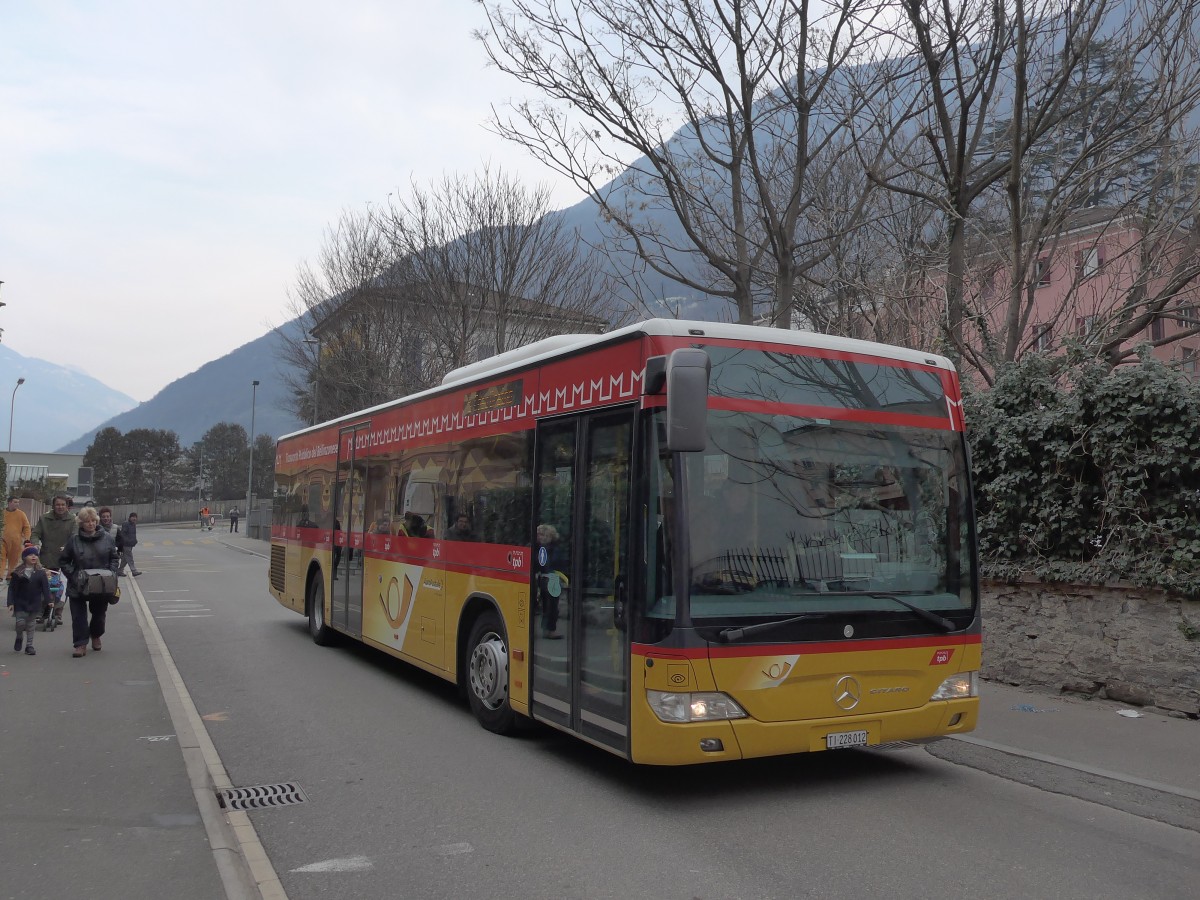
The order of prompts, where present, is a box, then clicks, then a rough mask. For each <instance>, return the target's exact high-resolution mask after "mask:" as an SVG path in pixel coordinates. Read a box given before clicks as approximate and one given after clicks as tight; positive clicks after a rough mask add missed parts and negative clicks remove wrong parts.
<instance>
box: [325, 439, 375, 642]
mask: <svg viewBox="0 0 1200 900" xmlns="http://www.w3.org/2000/svg"><path fill="white" fill-rule="evenodd" d="M368 428H370V424H369V423H361V424H358V425H354V426H352V427H349V428H343V429H342V430H341V431H340V432H339V433H338V466H337V485H336V488H335V493H334V496H335V497H336V498H337V500H336V503H335V504H334V509H335V510H336V513H335V515H336V517H337V520H336V522H335V523H334V526H335V527H334V536H333V538H334V546H335V547H336V548H337V551H336V553H335V559H336V560H337V562H336V563H335V564H334V570H333V575H334V578H333V597H332V598H331V603H330V610H329V624H330V625H332V626H333V627H334V628H336V629H338V630H339V631H343V632H345V633H346V634H350V635H354V636H355V637H359V636H361V635H362V610H363V604H362V592H363V533H364V532H365V530H366V527H367V526H366V523H365V522H364V521H363V519H364V516H363V500H364V497H365V496H366V475H367V462H366V459H364V458H362V457H361V456H360V455H359V454H360V453H362V452H363V451H360V450H358V449H357V444H358V441H357V440H356V438H357V437H358V435H359V433H360V432H361V433H364V434H365V433H366V431H367V429H368Z"/></svg>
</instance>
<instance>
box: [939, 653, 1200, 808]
mask: <svg viewBox="0 0 1200 900" xmlns="http://www.w3.org/2000/svg"><path fill="white" fill-rule="evenodd" d="M986 652H987V646H986V644H985V646H984V653H986ZM980 694H981V697H982V702H981V706H980V715H979V726H978V728H976V730H975V731H973V732H971V733H970V734H968V735H964V736H963V738H962V740H964V741H966V742H969V743H972V742H973V743H978V744H980V745H982V746H986V747H990V748H992V749H1001V750H1006V751H1014V750H1015V751H1019V752H1020V753H1021V754H1023V755H1025V756H1026V757H1028V758H1030V759H1041V760H1042V761H1049V762H1053V763H1056V764H1060V765H1061V764H1064V763H1068V764H1071V765H1072V766H1074V767H1075V768H1076V769H1078V770H1080V771H1085V772H1090V773H1091V774H1099V775H1103V776H1104V777H1108V778H1112V777H1117V778H1118V779H1119V780H1125V781H1128V782H1129V783H1132V784H1142V785H1143V786H1151V787H1154V788H1156V789H1159V790H1162V789H1164V788H1169V789H1172V790H1173V791H1174V792H1175V793H1179V794H1180V795H1182V796H1184V797H1188V798H1190V799H1193V800H1196V801H1198V802H1200V721H1195V720H1192V719H1175V718H1172V717H1170V716H1167V715H1163V714H1161V713H1158V712H1150V711H1147V710H1143V709H1140V708H1138V707H1135V706H1130V705H1128V704H1123V703H1116V702H1113V701H1109V700H1088V699H1085V698H1082V697H1079V696H1077V695H1071V694H1054V693H1052V692H1051V691H1050V690H1048V689H1041V690H1037V689H1026V688H1017V687H1011V686H1009V685H1004V684H997V683H993V682H983V683H982V685H981V687H980ZM1122 710H1124V711H1125V713H1126V715H1122V714H1121V711H1122ZM1129 713H1137V714H1140V715H1139V716H1138V717H1136V718H1133V717H1128V714H1129ZM1047 758H1048V759H1047ZM1146 783H1149V784H1148V785H1147V784H1146Z"/></svg>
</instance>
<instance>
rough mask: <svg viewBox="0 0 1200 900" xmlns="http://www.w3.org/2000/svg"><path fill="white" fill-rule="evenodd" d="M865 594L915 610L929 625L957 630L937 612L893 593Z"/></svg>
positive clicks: (955, 626) (943, 629) (947, 629)
mask: <svg viewBox="0 0 1200 900" xmlns="http://www.w3.org/2000/svg"><path fill="white" fill-rule="evenodd" d="M867 596H868V597H873V598H874V599H876V600H891V601H893V602H895V603H899V604H900V605H901V606H904V607H907V608H908V609H911V610H912V611H913V612H915V613H916V614H917V615H918V616H920V617H921V618H922V619H924V620H925V621H926V622H928V623H929V624H930V625H933V626H935V627H937V628H940V629H942V631H957V630H958V626H957V625H955V624H954V623H953V622H951V621H950V620H949V619H947V618H946V617H945V616H939V615H938V614H937V613H935V612H933V611H932V610H928V609H926V608H925V607H923V606H917V604H915V603H909V602H908V601H907V600H904V599H902V598H900V597H897V596H896V595H895V594H876V593H871V594H867Z"/></svg>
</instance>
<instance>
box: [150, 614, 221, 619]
mask: <svg viewBox="0 0 1200 900" xmlns="http://www.w3.org/2000/svg"><path fill="white" fill-rule="evenodd" d="M154 618H156V619H211V618H212V615H211V614H209V615H203V616H155V617H154Z"/></svg>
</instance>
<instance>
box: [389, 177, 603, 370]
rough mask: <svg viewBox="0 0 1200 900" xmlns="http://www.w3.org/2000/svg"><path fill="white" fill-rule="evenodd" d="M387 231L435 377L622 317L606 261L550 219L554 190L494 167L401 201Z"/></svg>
mask: <svg viewBox="0 0 1200 900" xmlns="http://www.w3.org/2000/svg"><path fill="white" fill-rule="evenodd" d="M379 223H380V228H381V230H382V231H383V232H384V233H385V234H386V235H387V237H388V240H389V243H390V247H391V254H392V256H393V257H394V258H395V259H397V260H400V261H401V263H400V268H401V269H402V271H403V278H404V280H405V283H406V285H407V296H408V297H409V298H411V299H412V300H414V301H416V302H417V305H418V306H419V308H420V309H421V311H422V316H423V324H424V337H425V341H426V344H427V353H426V359H427V362H428V366H429V367H430V370H431V372H432V374H433V375H434V376H435V377H438V378H440V377H441V376H442V375H444V374H445V373H446V372H447V371H449V370H450V369H453V368H456V367H458V366H462V365H464V364H466V363H469V362H473V361H475V360H476V359H478V358H479V357H480V356H490V355H492V354H495V353H503V352H504V351H506V350H511V349H513V348H516V347H523V346H525V345H527V344H530V343H532V342H534V341H537V340H540V339H542V338H544V337H548V336H550V335H553V334H562V333H564V332H566V331H592V332H594V331H596V330H599V329H601V328H604V327H606V326H607V325H609V324H610V323H611V321H612V320H613V318H614V316H615V314H616V311H615V309H614V306H613V302H612V294H611V291H610V290H609V286H608V282H607V280H606V278H605V277H604V275H603V274H602V269H601V265H600V261H599V260H598V259H597V258H595V256H594V255H593V253H592V251H591V249H590V248H589V247H588V246H587V245H586V244H584V243H583V242H582V241H581V240H580V238H579V236H578V235H577V234H576V233H575V232H574V231H573V230H571V229H570V228H568V226H567V225H566V224H565V223H564V221H563V219H562V218H561V217H559V216H553V215H550V189H549V187H548V186H546V185H539V186H537V187H534V188H527V187H525V186H523V185H522V184H520V183H519V182H518V181H517V180H515V179H514V178H511V177H508V176H506V175H504V173H503V172H497V173H495V174H492V173H491V172H490V171H488V170H486V169H485V170H484V171H483V172H482V173H481V174H477V175H475V176H473V177H463V176H447V177H446V178H444V179H443V180H442V181H441V182H440V183H438V184H436V185H433V186H431V187H430V188H428V189H425V188H421V187H418V186H413V188H412V190H411V192H410V193H409V194H408V195H407V196H396V195H394V196H393V199H392V201H391V203H390V205H389V206H388V208H387V209H386V210H383V211H381V212H380V214H379Z"/></svg>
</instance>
